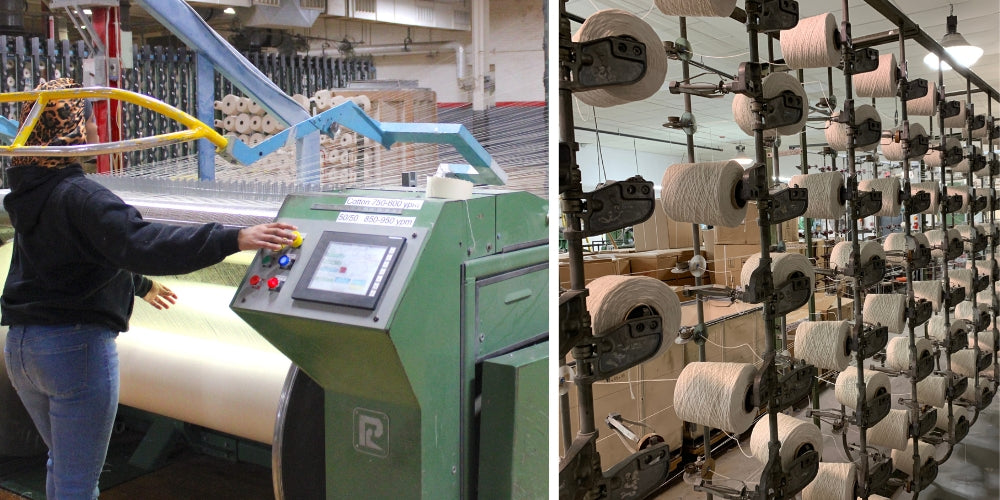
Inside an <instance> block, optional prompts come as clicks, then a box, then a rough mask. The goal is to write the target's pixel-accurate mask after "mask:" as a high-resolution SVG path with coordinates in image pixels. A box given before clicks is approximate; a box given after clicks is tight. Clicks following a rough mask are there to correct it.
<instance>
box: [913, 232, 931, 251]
mask: <svg viewBox="0 0 1000 500" xmlns="http://www.w3.org/2000/svg"><path fill="white" fill-rule="evenodd" d="M910 236H911V237H912V238H913V240H914V241H916V242H917V245H918V246H922V247H924V248H930V247H931V242H930V241H929V240H928V239H927V236H925V235H924V233H910Z"/></svg>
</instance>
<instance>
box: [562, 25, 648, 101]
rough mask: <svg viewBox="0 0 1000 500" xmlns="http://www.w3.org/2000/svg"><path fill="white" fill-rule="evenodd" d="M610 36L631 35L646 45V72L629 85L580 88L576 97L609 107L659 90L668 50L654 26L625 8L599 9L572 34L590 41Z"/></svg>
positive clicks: (582, 40)
mask: <svg viewBox="0 0 1000 500" xmlns="http://www.w3.org/2000/svg"><path fill="white" fill-rule="evenodd" d="M608 36H630V37H632V38H634V39H635V40H636V41H638V42H641V43H643V44H645V45H646V75H645V76H644V77H642V79H641V80H639V81H638V82H636V83H633V84H630V85H617V86H614V87H608V88H604V89H595V90H587V91H584V92H577V93H576V94H575V95H576V97H577V98H578V99H580V100H581V101H583V102H585V103H587V104H589V105H591V106H596V107H599V108H606V107H610V106H617V105H620V104H625V103H629V102H635V101H641V100H643V99H646V98H648V97H651V96H652V95H653V94H655V93H656V91H657V90H660V87H661V86H662V85H663V80H664V78H666V76H667V53H666V51H664V50H663V41H662V40H660V37H659V35H657V34H656V32H655V31H653V28H652V27H650V26H649V24H646V22H645V21H643V20H642V19H639V18H638V17H636V16H635V15H633V14H631V13H629V12H626V11H624V10H620V9H606V10H599V11H597V12H595V13H594V14H593V15H591V16H590V17H588V18H587V20H586V21H584V22H583V24H582V25H581V26H580V29H579V30H577V32H576V33H574V34H573V41H574V42H587V41H590V40H594V39H597V38H604V37H608Z"/></svg>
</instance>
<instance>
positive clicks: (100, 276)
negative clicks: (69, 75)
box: [0, 165, 239, 332]
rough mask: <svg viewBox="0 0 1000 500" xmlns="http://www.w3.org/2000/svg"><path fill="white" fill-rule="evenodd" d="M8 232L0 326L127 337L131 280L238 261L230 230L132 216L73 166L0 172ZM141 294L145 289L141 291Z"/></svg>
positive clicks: (234, 231) (235, 234) (133, 287)
mask: <svg viewBox="0 0 1000 500" xmlns="http://www.w3.org/2000/svg"><path fill="white" fill-rule="evenodd" d="M7 177H8V180H9V182H10V186H11V192H10V194H8V195H7V196H6V197H5V198H4V201H3V204H4V208H5V209H6V210H7V213H8V214H10V220H11V223H12V224H13V226H14V229H15V234H14V251H13V256H12V257H11V262H10V273H9V274H8V275H7V283H6V284H5V285H4V289H3V296H2V297H0V313H2V317H0V324H3V325H18V324H22V325H23V324H29V325H51V324H67V323H88V324H100V325H105V326H107V327H109V328H111V329H113V330H115V331H119V332H122V331H126V330H128V319H129V317H130V316H131V315H132V303H133V296H134V294H135V293H136V286H138V284H137V281H136V279H135V278H134V276H135V275H138V274H145V275H150V276H157V275H170V274H184V273H189V272H192V271H195V270H198V269H201V268H203V267H206V266H210V265H212V264H216V263H218V262H220V261H222V259H224V258H225V257H226V256H227V255H230V254H233V253H236V252H237V251H239V244H238V242H237V238H238V235H239V229H237V228H225V227H223V226H221V225H219V224H214V223H213V224H205V225H200V226H172V225H167V224H158V223H154V222H149V221H145V220H143V219H142V216H141V215H140V214H139V212H138V211H137V210H136V209H135V208H134V207H132V206H130V205H128V204H126V203H125V202H124V201H122V200H121V198H119V197H118V196H116V195H115V194H113V193H112V192H111V191H109V190H108V189H106V188H104V187H103V186H101V185H100V184H98V183H96V182H94V181H92V180H90V179H88V178H86V177H85V176H84V174H83V170H82V169H81V168H80V166H79V165H71V166H68V167H65V168H60V169H49V168H40V167H33V166H23V167H12V168H10V169H8V170H7ZM146 286H148V284H147V285H146Z"/></svg>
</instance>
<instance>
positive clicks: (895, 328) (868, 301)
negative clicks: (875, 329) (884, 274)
mask: <svg viewBox="0 0 1000 500" xmlns="http://www.w3.org/2000/svg"><path fill="white" fill-rule="evenodd" d="M863 318H864V322H865V323H869V324H873V325H875V324H877V325H882V326H885V327H888V328H889V333H903V325H905V323H906V296H905V295H898V294H894V293H870V294H868V295H867V296H866V297H865V307H864V312H863Z"/></svg>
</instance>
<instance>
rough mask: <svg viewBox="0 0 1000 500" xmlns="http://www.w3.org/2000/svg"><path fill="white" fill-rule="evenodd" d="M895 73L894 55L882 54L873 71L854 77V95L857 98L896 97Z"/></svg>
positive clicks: (896, 80)
mask: <svg viewBox="0 0 1000 500" xmlns="http://www.w3.org/2000/svg"><path fill="white" fill-rule="evenodd" d="M897 73H898V71H897V67H896V54H893V53H891V52H890V53H888V54H882V55H880V56H878V68H876V69H875V71H869V72H867V73H859V74H857V75H854V78H853V80H854V93H855V95H857V96H858V97H896V87H897V86H898V85H899V80H898V78H897Z"/></svg>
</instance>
